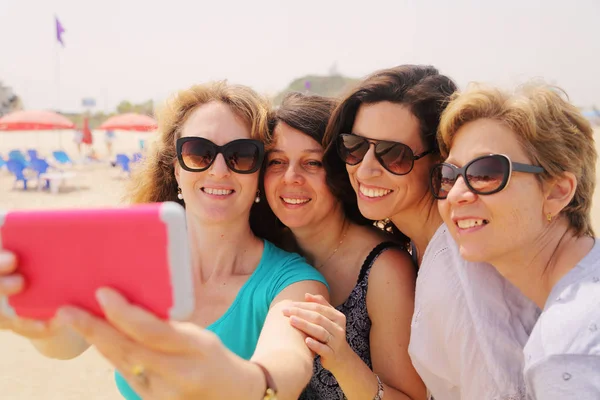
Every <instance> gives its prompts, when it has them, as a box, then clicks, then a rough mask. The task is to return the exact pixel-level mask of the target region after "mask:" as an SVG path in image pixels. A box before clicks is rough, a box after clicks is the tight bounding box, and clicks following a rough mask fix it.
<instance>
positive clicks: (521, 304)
mask: <svg viewBox="0 0 600 400" xmlns="http://www.w3.org/2000/svg"><path fill="white" fill-rule="evenodd" d="M456 90H457V87H456V85H455V84H454V82H453V81H452V80H451V79H450V78H448V77H447V76H444V75H442V74H440V73H439V72H438V70H437V69H435V68H433V67H430V66H418V65H403V66H399V67H396V68H391V69H386V70H382V71H378V72H376V73H374V74H372V75H371V76H369V77H367V78H366V79H365V80H363V81H362V82H361V83H359V84H358V86H357V87H356V88H355V89H354V90H353V91H352V92H351V93H350V94H349V95H348V96H346V97H345V98H344V99H343V100H342V101H341V103H340V104H339V105H338V107H337V108H336V109H335V110H334V112H333V115H332V117H331V119H330V122H329V125H328V127H327V132H326V137H325V140H324V144H325V145H326V146H327V149H326V152H325V157H324V162H325V165H326V166H328V168H329V169H330V170H331V177H332V179H335V181H336V182H341V181H344V180H345V181H346V182H349V183H350V184H351V185H352V187H353V188H354V191H355V192H356V197H357V202H358V207H359V209H360V212H361V213H362V215H363V216H365V217H366V218H368V219H372V220H383V219H386V218H389V220H390V221H391V222H392V223H393V225H394V227H395V228H396V229H399V230H400V231H401V232H403V233H404V234H406V235H407V236H408V237H409V238H410V239H411V242H410V243H411V245H410V248H411V253H412V255H413V257H414V259H415V260H416V261H417V263H418V265H419V273H418V278H417V283H416V297H415V309H414V315H413V317H412V325H411V334H410V335H411V336H410V346H409V349H408V350H409V354H410V356H411V360H412V363H413V365H414V366H415V368H416V370H417V372H418V373H419V375H420V376H421V378H422V379H423V381H424V382H425V385H426V386H427V388H428V389H429V391H430V392H431V393H432V394H433V396H434V397H435V399H436V400H445V399H448V400H457V399H468V400H472V399H503V400H508V399H511V400H513V399H524V382H523V378H522V374H521V369H522V367H523V357H522V348H523V345H524V344H525V342H526V341H527V338H528V336H529V333H530V331H531V328H532V327H533V325H534V323H535V320H536V318H537V315H538V309H537V307H536V306H535V304H533V303H532V302H531V301H529V300H528V299H526V298H525V297H524V296H523V295H522V294H521V293H519V291H518V290H517V289H516V288H515V287H513V286H512V285H511V284H510V283H508V282H507V281H506V280H505V279H503V278H502V277H501V276H500V275H499V274H498V273H497V272H496V271H495V270H494V268H493V267H491V266H490V265H487V264H482V263H468V262H466V261H465V260H463V259H462V258H461V257H460V254H459V252H458V249H457V246H456V244H455V242H454V240H453V239H452V237H451V236H450V234H449V232H448V230H447V228H446V226H445V225H444V224H443V221H442V219H441V217H440V214H439V212H438V209H437V204H436V201H435V199H434V198H433V196H432V194H431V193H430V190H429V171H430V169H431V167H432V166H433V165H434V164H435V163H436V162H438V161H439V160H440V151H439V146H438V143H437V140H436V132H437V129H438V125H439V120H440V115H441V113H442V111H443V110H444V108H445V107H446V104H447V102H448V101H449V99H450V97H451V95H452V94H453V93H454V92H455V91H456ZM338 157H339V158H341V159H342V160H343V161H344V162H345V163H346V164H347V165H346V166H345V167H343V166H340V165H339V164H338ZM474 282H477V285H475V284H474ZM392 291H393V289H391V290H389V292H392ZM389 292H388V293H389ZM388 293H386V296H387V295H388ZM387 317H388V318H390V319H392V318H395V315H394V314H389V315H388V316H387ZM326 319H327V315H326V314H325V313H322V315H321V318H319V322H320V323H319V325H320V326H321V328H322V329H324V330H328V329H331V328H330V326H331V324H330V323H329V322H323V321H324V320H326ZM336 329H338V328H336ZM315 331H316V330H315ZM328 337H329V336H327V334H324V333H322V332H320V333H319V335H316V334H315V335H314V336H313V338H315V339H316V340H320V341H321V345H324V344H323V341H322V338H328ZM385 340H386V341H388V346H389V341H390V340H392V341H393V344H394V345H396V346H404V345H405V342H404V338H402V339H400V340H398V338H397V337H396V338H391V337H387V338H386V339H385ZM371 345H373V343H371ZM313 348H317V347H316V346H313ZM400 378H401V379H402V377H400ZM363 380H369V381H370V382H371V383H370V384H371V385H373V386H374V385H375V379H374V378H373V377H372V376H368V375H367V376H366V377H364V378H363ZM350 394H352V393H350ZM349 398H350V396H349ZM386 398H390V397H388V396H387V393H386ZM395 398H402V397H401V396H398V397H395Z"/></svg>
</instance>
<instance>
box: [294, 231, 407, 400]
mask: <svg viewBox="0 0 600 400" xmlns="http://www.w3.org/2000/svg"><path fill="white" fill-rule="evenodd" d="M391 247H399V246H398V244H396V243H393V242H384V243H380V244H379V245H377V246H376V247H375V248H374V249H373V250H371V252H370V253H369V255H368V256H367V258H366V259H365V262H364V263H363V265H362V267H361V269H360V274H359V276H358V282H357V283H356V286H355V287H354V289H352V292H350V296H348V299H346V301H345V302H344V303H343V304H341V305H339V306H338V307H336V309H337V310H338V311H341V312H342V313H343V314H344V315H345V316H346V340H347V341H348V343H349V344H350V348H351V349H352V350H353V351H354V352H355V353H356V354H358V356H359V357H360V359H361V360H363V362H364V363H365V364H367V365H368V366H369V368H371V369H373V365H372V364H371V345H370V341H369V334H370V332H371V318H369V314H368V312H367V287H368V283H369V273H370V272H371V266H372V265H373V263H374V262H375V260H376V259H377V257H379V255H380V254H382V253H383V252H384V251H386V250H387V249H389V248H391ZM345 398H346V396H344V392H343V391H342V389H341V388H340V385H339V384H338V382H337V380H336V379H335V377H334V376H333V374H332V373H331V372H329V371H328V370H326V369H325V368H323V366H322V365H321V357H320V356H316V357H315V363H314V366H313V376H312V378H311V379H310V382H309V383H308V385H307V386H306V388H305V389H304V392H302V394H301V395H300V400H317V399H327V400H335V399H340V400H341V399H345Z"/></svg>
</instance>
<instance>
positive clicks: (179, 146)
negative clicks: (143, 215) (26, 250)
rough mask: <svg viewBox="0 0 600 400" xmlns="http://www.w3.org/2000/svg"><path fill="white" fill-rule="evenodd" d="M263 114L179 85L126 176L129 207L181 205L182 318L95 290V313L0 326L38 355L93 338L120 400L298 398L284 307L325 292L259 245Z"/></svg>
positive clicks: (72, 348) (307, 373) (228, 91)
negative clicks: (189, 290)
mask: <svg viewBox="0 0 600 400" xmlns="http://www.w3.org/2000/svg"><path fill="white" fill-rule="evenodd" d="M268 114H269V105H268V103H267V101H265V100H264V99H263V98H261V97H260V96H258V95H257V94H256V93H255V92H254V91H252V90H251V89H249V88H246V87H243V86H236V85H228V84H226V83H223V82H217V83H212V84H207V85H199V86H194V87H192V88H190V89H188V90H184V91H182V92H180V93H178V94H177V95H176V96H175V97H174V98H173V99H172V100H171V101H170V102H169V103H168V104H167V107H165V108H164V110H163V111H162V114H161V115H160V116H159V118H158V120H159V137H158V140H157V142H156V143H155V144H154V147H153V149H152V150H151V151H150V152H149V154H148V155H147V157H146V159H145V161H144V164H143V165H142V166H141V168H140V169H139V170H138V172H137V174H136V175H135V176H134V179H133V182H132V191H131V198H132V201H133V202H134V203H148V202H162V201H178V202H179V203H180V204H182V205H184V206H185V207H186V214H187V224H188V235H189V242H190V244H191V259H192V263H193V268H194V286H195V294H196V302H195V303H196V307H195V311H194V313H193V315H192V316H191V318H190V319H189V321H188V322H185V323H182V322H172V321H163V320H160V319H159V318H157V317H155V316H154V315H153V314H151V313H149V312H148V311H146V310H143V309H141V308H139V307H136V306H134V305H132V304H130V303H128V302H127V300H126V299H125V298H124V297H122V296H121V295H120V294H119V293H117V292H116V291H114V290H112V289H108V288H103V289H100V290H99V291H98V292H97V298H98V301H99V303H100V304H101V306H102V308H103V311H104V314H105V315H106V320H101V319H98V318H95V317H94V316H92V315H91V314H89V313H87V312H85V311H83V310H81V309H77V308H74V307H65V308H63V309H61V310H60V311H59V313H58V318H57V320H56V321H53V322H54V323H52V324H49V325H47V326H46V327H44V328H42V329H40V328H39V327H36V326H35V325H34V324H31V323H30V322H28V321H22V320H21V321H15V320H11V319H8V318H6V317H2V316H0V326H7V327H9V328H11V329H12V330H13V331H15V332H17V333H19V334H21V335H23V336H26V337H28V338H30V339H35V340H32V343H33V344H34V346H36V348H37V349H38V350H40V352H42V353H43V354H45V355H47V356H49V357H54V358H63V359H64V358H73V357H76V356H77V355H79V354H81V353H82V352H83V351H84V350H85V349H86V348H87V347H89V345H94V346H95V347H96V349H97V350H98V351H99V352H100V353H101V354H102V355H103V356H104V357H105V358H106V359H107V360H108V361H109V362H111V363H112V364H113V365H114V366H115V369H116V370H117V371H119V372H118V373H117V374H116V378H117V385H118V387H119V389H120V391H121V393H122V394H123V396H124V397H125V398H126V399H138V398H143V399H167V398H168V399H210V398H219V399H222V398H226V399H261V398H267V399H268V398H275V397H274V395H275V394H276V395H277V398H279V399H297V398H298V396H299V395H300V393H301V391H302V389H303V388H304V387H305V385H306V384H307V383H308V381H309V379H310V377H311V373H312V360H313V354H311V352H310V350H309V349H308V348H307V347H306V345H305V343H304V340H305V336H304V335H302V334H301V333H300V332H299V331H297V330H296V329H294V328H293V327H292V326H291V325H290V323H289V321H288V318H287V317H285V316H284V311H285V310H286V309H287V308H289V307H291V306H293V304H294V302H295V301H303V300H304V297H305V294H306V293H313V294H317V295H319V294H320V295H322V296H325V297H326V298H328V297H329V296H328V292H327V287H326V285H325V281H324V278H323V277H322V276H321V274H319V273H318V272H317V271H316V270H314V269H313V268H312V267H310V266H309V265H308V264H306V263H305V262H304V261H303V260H302V259H301V258H300V257H299V256H297V255H293V254H291V253H286V252H284V251H283V250H280V249H278V248H276V247H275V246H274V245H273V244H271V243H270V242H269V241H268V240H265V239H266V238H267V234H268V233H270V231H269V229H268V227H269V225H268V223H267V220H266V219H265V218H264V217H261V215H258V213H257V211H258V208H259V207H260V205H261V198H260V195H259V193H260V192H259V190H258V188H259V170H260V167H261V165H262V161H263V158H264V145H263V144H264V142H265V140H266V137H267V129H268V127H267V125H268ZM263 204H264V202H263ZM255 222H256V223H255ZM272 232H275V231H274V230H273V231H271V233H272ZM3 256H6V257H7V258H8V259H7V260H6V261H4V262H2V261H0V287H2V289H0V296H2V295H11V294H15V293H18V292H19V291H21V290H22V289H23V287H24V285H23V279H22V276H19V274H18V266H17V265H16V264H17V263H16V262H15V261H14V257H12V255H11V254H9V253H7V252H3V253H2V252H0V260H1V259H2V258H3ZM15 277H17V278H16V279H17V280H19V281H20V284H18V285H15V284H14V280H15ZM7 278H9V279H7ZM11 281H13V284H12V286H11V285H10V283H11ZM4 283H7V284H9V285H3V284H4Z"/></svg>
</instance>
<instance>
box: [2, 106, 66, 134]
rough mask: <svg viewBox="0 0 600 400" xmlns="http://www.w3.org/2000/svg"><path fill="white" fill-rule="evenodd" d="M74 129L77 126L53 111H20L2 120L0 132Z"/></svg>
mask: <svg viewBox="0 0 600 400" xmlns="http://www.w3.org/2000/svg"><path fill="white" fill-rule="evenodd" d="M74 128H75V124H74V123H73V122H72V121H71V120H69V119H68V118H66V117H64V116H62V115H60V114H58V113H55V112H52V111H43V110H20V111H13V112H12V113H9V114H7V115H5V116H3V117H2V118H0V131H42V130H43V131H46V130H55V129H74Z"/></svg>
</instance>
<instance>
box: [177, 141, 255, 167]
mask: <svg viewBox="0 0 600 400" xmlns="http://www.w3.org/2000/svg"><path fill="white" fill-rule="evenodd" d="M219 153H221V154H223V158H224V159H225V164H227V167H228V168H229V169H230V170H232V171H233V172H235V173H238V174H251V173H254V172H256V171H258V170H259V169H260V167H261V166H262V162H263V160H264V157H265V147H264V145H263V143H262V142H260V141H258V140H253V139H237V140H234V141H231V142H229V143H227V144H225V145H223V146H217V145H216V144H214V143H213V142H211V141H210V140H208V139H204V138H201V137H189V136H188V137H182V138H179V139H177V159H178V160H179V165H181V168H183V169H184V170H186V171H190V172H202V171H206V170H207V169H208V168H210V166H211V165H212V164H213V163H214V162H215V160H216V158H217V154H219Z"/></svg>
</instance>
